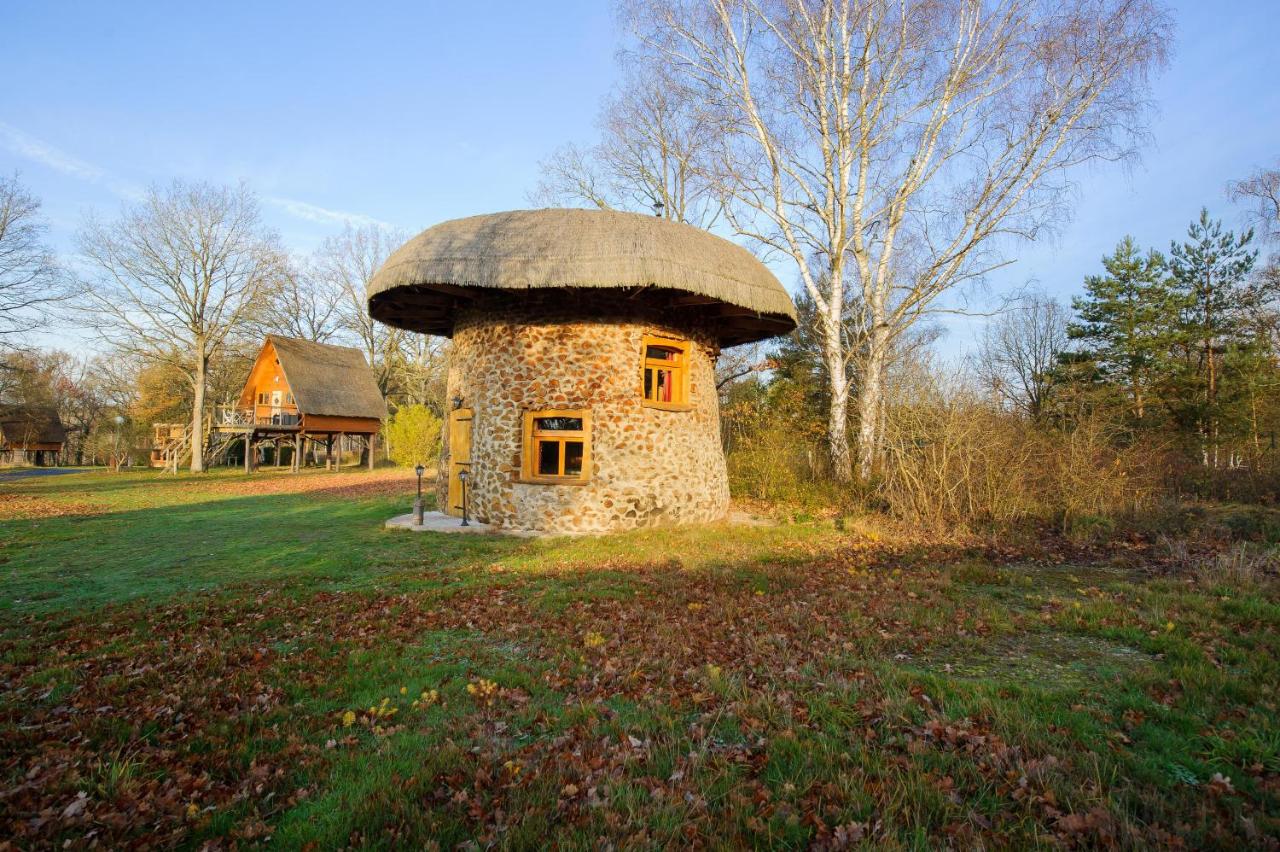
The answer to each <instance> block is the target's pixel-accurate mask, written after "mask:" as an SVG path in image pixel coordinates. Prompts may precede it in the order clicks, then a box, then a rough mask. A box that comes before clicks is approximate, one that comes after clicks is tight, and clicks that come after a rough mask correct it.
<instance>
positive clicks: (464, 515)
mask: <svg viewBox="0 0 1280 852" xmlns="http://www.w3.org/2000/svg"><path fill="white" fill-rule="evenodd" d="M458 481H459V482H461V483H462V526H464V527H469V526H471V523H470V521H468V520H467V472H466V471H465V470H464V471H462V472H461V473H459V474H458Z"/></svg>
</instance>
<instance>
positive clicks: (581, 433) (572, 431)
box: [520, 409, 591, 485]
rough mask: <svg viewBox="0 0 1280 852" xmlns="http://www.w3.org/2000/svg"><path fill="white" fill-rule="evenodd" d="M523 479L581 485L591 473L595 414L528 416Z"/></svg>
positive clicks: (567, 412)
mask: <svg viewBox="0 0 1280 852" xmlns="http://www.w3.org/2000/svg"><path fill="white" fill-rule="evenodd" d="M522 457H523V463H522V465H521V467H522V470H521V477H520V478H521V479H523V480H525V481H528V482H544V483H549V484H557V483H558V484H562V485H581V484H582V483H584V482H586V481H587V480H588V479H589V478H590V475H591V474H590V471H591V412H590V411H586V410H578V409H572V410H567V409H552V410H547V411H526V412H525V413H524V448H523V453H522Z"/></svg>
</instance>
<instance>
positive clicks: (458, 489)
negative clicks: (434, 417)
mask: <svg viewBox="0 0 1280 852" xmlns="http://www.w3.org/2000/svg"><path fill="white" fill-rule="evenodd" d="M463 471H466V472H467V474H468V476H470V472H471V409H470V408H457V409H454V410H453V411H450V412H449V505H448V507H447V508H446V510H445V511H446V512H447V513H448V514H450V515H453V516H455V517H459V518H460V517H462V480H461V479H460V478H459V477H458V474H460V473H462V472H463ZM471 485H472V483H471V482H468V483H467V490H468V491H470V490H471ZM467 499H468V502H470V500H471V498H470V496H468V498H467Z"/></svg>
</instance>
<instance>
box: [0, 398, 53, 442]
mask: <svg viewBox="0 0 1280 852" xmlns="http://www.w3.org/2000/svg"><path fill="white" fill-rule="evenodd" d="M0 434H3V435H4V439H5V442H6V443H8V444H10V445H20V444H61V443H63V442H65V441H66V440H67V430H66V429H64V428H63V427H62V418H60V417H59V416H58V412H57V410H56V409H54V408H48V407H44V406H32V407H15V408H9V409H5V410H3V411H0Z"/></svg>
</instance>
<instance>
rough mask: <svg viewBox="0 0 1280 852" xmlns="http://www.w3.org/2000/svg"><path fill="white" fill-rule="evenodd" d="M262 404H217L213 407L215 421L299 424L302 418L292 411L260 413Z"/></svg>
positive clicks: (244, 424) (229, 423) (233, 424)
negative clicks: (241, 405)
mask: <svg viewBox="0 0 1280 852" xmlns="http://www.w3.org/2000/svg"><path fill="white" fill-rule="evenodd" d="M259 407H261V406H248V407H244V408H242V407H240V406H237V405H216V406H214V409H213V422H214V425H216V426H297V425H298V424H299V423H300V422H301V418H300V417H299V416H298V414H297V413H296V412H292V411H271V412H267V413H259V412H258V411H257V408H259Z"/></svg>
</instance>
